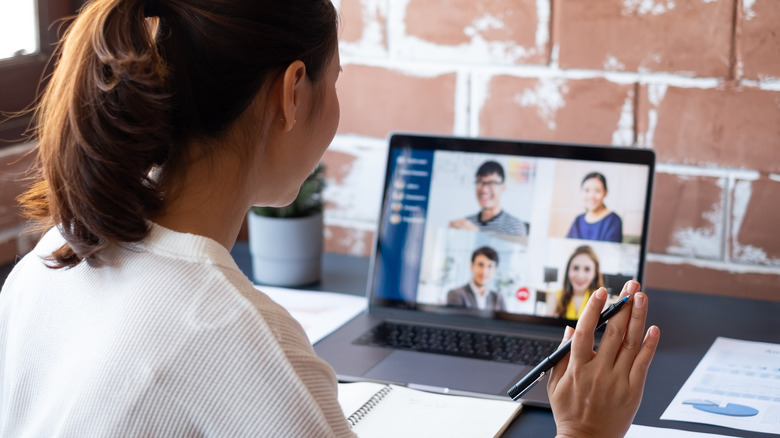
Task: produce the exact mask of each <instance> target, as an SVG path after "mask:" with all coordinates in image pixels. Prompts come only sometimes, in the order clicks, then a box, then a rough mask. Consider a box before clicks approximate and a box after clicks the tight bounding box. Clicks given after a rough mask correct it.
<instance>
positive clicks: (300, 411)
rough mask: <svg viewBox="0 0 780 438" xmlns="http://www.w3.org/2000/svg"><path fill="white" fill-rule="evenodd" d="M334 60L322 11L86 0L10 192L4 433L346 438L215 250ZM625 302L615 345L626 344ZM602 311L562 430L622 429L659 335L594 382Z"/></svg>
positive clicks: (334, 113) (328, 393)
mask: <svg viewBox="0 0 780 438" xmlns="http://www.w3.org/2000/svg"><path fill="white" fill-rule="evenodd" d="M339 64H340V62H339V55H338V51H337V15H336V11H335V10H334V8H333V5H332V4H331V2H330V1H329V0H287V1H283V2H272V1H266V0H251V1H250V0H222V1H214V0H156V1H155V0H94V1H92V2H90V3H88V4H87V6H86V7H85V8H84V10H83V11H82V12H81V13H80V14H79V17H78V18H77V19H76V21H75V22H74V23H73V24H72V25H71V27H70V30H69V31H68V34H67V35H66V37H65V40H64V45H63V46H62V51H61V56H60V59H59V62H58V64H57V67H56V70H55V73H54V75H53V77H52V79H51V81H50V83H49V85H48V88H47V90H46V92H45V95H44V98H43V101H42V104H41V107H40V109H39V112H38V123H37V132H36V134H37V139H38V141H39V145H38V148H37V158H38V163H37V164H36V167H35V174H34V176H33V184H32V186H31V189H30V190H29V191H28V192H27V194H26V195H25V196H24V197H23V198H22V203H23V205H24V207H25V209H26V211H27V213H28V214H29V215H30V217H31V218H33V219H35V220H37V221H39V222H40V223H41V226H42V227H43V228H48V231H47V232H46V234H45V235H44V237H43V238H42V239H41V241H40V242H39V244H38V245H37V246H36V248H35V249H34V250H33V252H31V253H30V254H28V255H27V256H26V257H24V258H23V259H22V260H21V261H20V262H19V263H18V264H17V266H16V267H15V268H14V270H13V272H12V273H11V274H10V276H9V277H8V279H7V281H6V282H5V284H4V286H3V291H2V293H0V436H231V437H234V436H253V437H254V436H274V437H284V436H291V437H329V436H352V433H351V432H350V430H349V428H348V426H347V422H346V420H345V418H344V415H343V413H342V412H341V409H340V407H339V405H338V402H337V397H336V391H337V386H336V377H335V375H334V373H333V370H332V368H331V367H330V366H329V365H328V364H327V363H325V362H324V361H323V360H321V359H319V358H318V357H317V356H316V355H315V353H314V351H313V349H312V348H311V345H310V344H309V342H308V339H307V338H306V335H305V334H304V332H303V330H302V329H301V327H300V325H299V324H298V323H297V322H296V321H294V320H293V319H292V318H291V317H290V316H289V314H288V313H287V312H286V311H285V310H284V309H282V308H281V307H279V306H278V305H276V304H275V303H274V302H272V301H271V300H270V299H268V298H267V297H266V296H265V295H263V294H262V293H260V292H257V291H256V290H255V288H254V287H253V285H252V283H251V282H250V281H249V280H248V279H247V278H246V277H245V276H244V275H243V274H242V273H241V271H240V270H239V269H238V267H237V266H236V265H235V263H234V262H233V260H232V258H231V257H230V254H229V252H228V248H230V247H231V246H232V245H233V243H234V242H235V239H236V236H237V234H238V230H239V228H240V227H241V224H242V221H243V218H244V215H245V213H246V211H247V210H248V208H249V207H250V206H252V205H272V206H281V205H285V204H287V203H289V202H291V201H292V200H293V199H294V197H295V195H296V192H297V190H298V188H299V186H300V184H301V182H302V181H303V180H304V179H305V178H306V176H307V175H308V174H309V172H310V171H311V170H312V169H313V168H314V166H315V165H316V163H317V162H318V160H319V159H320V158H321V155H322V153H323V152H324V150H325V149H326V148H327V146H328V144H329V143H330V141H331V140H332V139H333V137H334V135H335V132H336V127H337V125H338V119H339V105H338V99H337V97H336V89H335V84H336V79H337V77H338V75H339V71H340V65H339ZM636 297H637V299H636V300H635V302H636V303H638V304H642V305H637V306H635V307H634V310H633V312H634V313H635V315H636V316H639V317H638V318H630V320H631V322H630V323H629V312H624V313H625V317H624V318H623V319H622V320H621V319H619V318H616V321H617V322H616V323H615V324H614V325H613V324H610V325H609V326H610V327H614V329H615V330H617V331H618V332H619V336H618V338H620V340H618V341H615V342H616V343H615V344H614V346H615V347H617V350H616V351H622V349H621V348H620V345H621V342H622V339H623V338H625V339H626V340H627V342H629V343H631V344H632V345H639V344H642V342H643V341H642V338H643V337H644V336H643V331H644V330H643V327H644V321H645V315H646V308H647V306H646V305H644V304H643V303H645V302H646V301H645V297H644V295H642V294H638V295H636ZM596 300H598V294H595V295H594V301H596ZM599 310H600V308H599V309H595V307H594V310H593V311H592V312H591V313H588V311H587V310H586V312H585V315H583V318H582V319H581V320H580V321H581V322H580V325H581V327H582V328H581V329H578V332H577V333H580V332H581V335H580V334H578V336H577V339H575V342H574V348H573V349H572V352H573V353H575V352H576V353H578V354H577V355H575V354H573V355H572V359H571V363H570V364H568V366H567V365H564V366H559V367H557V368H556V371H555V372H554V373H553V377H554V379H552V380H551V381H550V387H551V398H552V400H553V407H554V410H555V415H556V422H557V423H558V426H559V429H558V431H559V433H560V434H561V435H566V434H568V435H570V436H573V435H576V436H597V435H598V436H618V434H619V433H620V431H621V430H624V429H625V428H627V427H628V424H630V422H631V419H632V418H633V415H634V413H635V412H636V409H637V407H638V405H639V400H640V399H641V394H642V388H643V384H644V379H645V376H646V372H647V367H648V366H649V363H650V360H651V358H652V355H653V351H654V348H655V345H656V344H657V340H658V332H657V330H656V329H651V330H650V332H649V335H648V336H647V337H646V340H645V341H644V344H643V345H644V348H641V349H639V350H636V349H635V350H632V351H630V352H626V353H625V354H624V355H623V356H622V357H625V358H626V360H625V361H624V363H623V364H622V365H619V366H617V365H616V366H611V365H610V366H607V367H604V368H600V370H599V371H592V370H591V369H590V368H588V367H587V366H588V364H589V363H591V362H593V361H596V360H598V358H604V359H603V360H604V361H605V363H610V364H611V363H612V362H614V358H613V359H612V360H611V361H610V359H609V358H608V357H606V356H605V355H604V354H602V353H601V351H602V350H603V349H604V343H602V346H601V349H600V350H599V354H598V357H597V358H595V359H594V358H592V357H590V358H589V357H587V356H588V354H587V352H588V351H590V352H591V353H592V352H593V340H592V330H593V327H592V325H593V324H590V322H593V321H591V320H592V319H593V317H596V318H597V316H598V311H599ZM588 315H589V316H590V319H589V318H588ZM593 323H595V322H593ZM567 333H568V334H569V335H570V332H567ZM610 345H611V344H610ZM578 367H583V369H582V373H583V374H582V375H581V376H580V377H586V378H587V377H594V378H595V377H599V376H600V377H606V378H607V379H606V380H607V381H610V386H609V388H607V387H606V386H597V387H591V386H592V385H591V386H581V385H582V384H580V383H579V381H576V382H575V381H574V380H573V379H572V378H571V375H572V373H573V372H575V371H576V370H575V369H576V368H578ZM586 368H588V369H586ZM572 370H575V371H572ZM586 384H587V383H586ZM572 385H575V386H572ZM587 385H589V384H587ZM607 392H609V394H607ZM594 394H595V396H596V398H597V400H596V401H595V402H594V403H585V400H586V398H585V397H590V398H593V396H594ZM616 394H617V395H618V397H615V395H616ZM621 394H622V396H623V397H622V398H621V397H619V396H620V395H621ZM613 400H617V401H613ZM571 405H578V406H581V407H576V408H575V407H572V406H571ZM591 406H592V407H593V408H591ZM592 409H598V411H595V410H592ZM602 415H603V416H608V418H610V419H611V420H610V421H609V423H610V424H609V425H605V424H603V423H604V422H603V418H604V417H602ZM615 418H617V419H615Z"/></svg>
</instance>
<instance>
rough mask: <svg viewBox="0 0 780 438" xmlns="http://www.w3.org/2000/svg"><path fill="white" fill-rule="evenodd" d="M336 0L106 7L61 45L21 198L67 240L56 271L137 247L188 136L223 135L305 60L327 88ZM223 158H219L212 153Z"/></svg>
mask: <svg viewBox="0 0 780 438" xmlns="http://www.w3.org/2000/svg"><path fill="white" fill-rule="evenodd" d="M337 20H338V18H337V13H336V11H335V9H334V7H333V5H332V3H331V1H330V0H283V1H271V0H93V1H91V2H90V3H88V4H87V5H85V7H84V8H83V10H82V11H81V12H80V13H79V16H78V17H77V18H76V20H75V21H74V22H73V24H72V25H71V27H70V29H69V30H68V32H67V33H66V35H65V37H64V38H63V41H62V42H61V45H60V48H59V54H60V57H59V61H58V63H57V67H56V69H55V72H54V74H53V76H52V79H51V81H50V83H49V85H48V87H47V89H46V91H45V93H44V95H43V99H42V101H41V105H40V107H39V108H38V111H37V114H36V119H37V123H36V137H37V139H38V147H37V163H36V167H35V168H34V171H33V172H34V173H33V177H32V179H33V183H32V185H31V188H30V189H29V190H28V191H27V192H26V193H25V194H24V195H23V196H22V197H21V198H20V201H21V202H22V205H23V207H24V209H25V212H26V213H27V215H28V216H29V217H31V218H32V219H34V220H36V221H38V222H40V223H41V226H42V227H43V228H47V227H50V226H52V225H57V226H59V228H60V231H61V232H62V234H63V236H64V237H65V239H66V242H67V243H66V244H65V245H63V246H62V247H61V248H60V249H58V250H57V251H55V252H54V253H53V254H52V256H51V258H50V260H49V261H50V262H51V263H52V266H54V267H67V266H75V265H77V264H79V263H80V262H81V261H82V260H86V261H88V262H89V263H90V264H96V265H99V264H101V263H102V262H103V260H101V257H100V255H101V251H102V250H103V249H105V248H106V247H108V246H111V245H121V244H122V243H125V242H136V241H139V240H141V239H143V238H144V237H146V235H147V234H148V222H147V221H148V220H150V219H152V218H153V217H155V215H156V214H157V213H158V212H159V211H160V209H161V208H162V207H163V205H164V204H165V200H166V192H165V187H167V183H168V182H170V181H171V179H173V178H175V176H176V175H177V174H179V173H180V172H181V171H182V166H183V165H184V163H186V159H187V157H188V151H187V150H186V149H185V147H184V146H185V145H186V144H188V141H189V140H193V139H198V140H204V142H203V143H205V144H209V143H208V140H209V139H213V138H216V137H218V136H220V135H221V134H223V133H224V132H225V131H226V130H227V128H228V127H229V126H230V125H231V124H232V123H233V122H234V121H235V120H236V119H237V118H238V117H239V116H240V115H241V114H242V113H243V112H244V110H246V109H247V108H248V107H249V104H250V103H251V101H252V99H253V98H254V96H256V95H257V93H258V92H259V91H260V89H261V88H262V86H263V85H264V84H267V83H268V82H269V81H270V80H272V79H274V78H275V77H277V76H278V75H279V74H280V73H281V72H283V71H284V69H285V68H286V67H287V66H288V65H289V64H290V63H292V62H293V61H296V60H301V61H303V63H304V64H305V65H306V73H307V75H308V76H309V78H310V79H311V80H312V81H313V82H315V83H317V82H318V81H319V80H320V79H321V78H322V76H323V75H324V71H325V68H326V67H327V66H328V64H329V62H330V60H331V59H332V57H333V53H334V51H335V49H336V45H337ZM206 152H214V151H206Z"/></svg>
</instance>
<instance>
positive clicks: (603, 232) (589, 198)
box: [566, 172, 623, 242]
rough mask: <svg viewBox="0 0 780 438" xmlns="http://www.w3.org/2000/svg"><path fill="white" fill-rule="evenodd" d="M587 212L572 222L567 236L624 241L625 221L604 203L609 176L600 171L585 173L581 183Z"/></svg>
mask: <svg viewBox="0 0 780 438" xmlns="http://www.w3.org/2000/svg"><path fill="white" fill-rule="evenodd" d="M581 190H582V197H583V201H584V203H585V213H583V214H581V215H579V216H577V217H576V218H575V219H574V222H572V224H571V227H570V228H569V232H568V233H567V234H566V237H569V238H572V239H586V240H604V241H607V242H621V241H623V221H622V220H621V219H620V216H618V215H617V214H616V213H615V212H613V211H611V210H609V209H608V208H607V207H606V206H605V205H604V198H605V197H606V196H607V178H605V177H604V175H602V174H600V173H598V172H591V173H589V174H587V175H585V178H583V180H582V185H581Z"/></svg>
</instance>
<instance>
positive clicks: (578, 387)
mask: <svg viewBox="0 0 780 438" xmlns="http://www.w3.org/2000/svg"><path fill="white" fill-rule="evenodd" d="M638 291H639V283H638V282H636V281H633V280H632V281H629V282H628V283H626V285H625V286H624V287H623V292H622V293H621V294H620V296H621V298H622V297H623V296H625V295H627V294H630V295H631V298H630V299H629V301H628V302H627V303H626V305H625V306H626V307H628V306H630V308H625V309H621V311H619V312H618V313H617V315H615V316H614V317H612V318H611V319H610V320H609V323H607V328H606V330H605V332H604V335H603V336H602V338H601V344H600V345H599V349H598V353H596V352H595V351H594V350H593V346H594V340H595V336H594V330H595V329H596V324H597V323H598V319H599V315H600V313H601V309H603V308H604V304H605V302H606V300H607V291H606V290H605V289H604V288H599V289H598V290H597V291H596V292H595V293H594V294H593V296H591V298H590V300H589V301H588V303H587V305H586V308H585V311H584V312H583V314H582V317H581V318H580V319H579V321H578V322H577V329H576V330H572V329H571V328H570V327H567V328H566V333H565V334H564V342H565V341H566V340H568V339H569V338H570V337H572V335H573V336H574V339H573V340H572V347H571V353H570V354H569V356H567V357H566V358H564V359H563V360H561V361H560V362H559V363H558V364H557V365H556V366H555V367H554V368H553V369H552V372H551V373H550V379H549V381H548V382H547V392H548V394H549V396H550V404H551V405H552V410H553V417H554V418H555V424H556V426H557V430H558V435H557V436H558V437H571V438H575V437H576V438H587V437H599V438H609V437H622V436H624V435H625V434H626V431H628V428H629V426H630V425H631V422H632V421H633V419H634V415H635V414H636V411H637V409H638V408H639V403H640V401H641V400H642V393H643V391H644V386H645V379H646V378H647V370H648V368H649V367H650V362H651V361H652V360H653V355H654V354H655V349H656V347H657V346H658V341H659V339H660V331H659V330H658V327H656V326H652V327H650V329H649V330H648V331H647V334H646V335H645V336H644V339H643V332H644V327H645V319H646V318H647V305H648V300H647V295H645V294H644V293H642V292H638Z"/></svg>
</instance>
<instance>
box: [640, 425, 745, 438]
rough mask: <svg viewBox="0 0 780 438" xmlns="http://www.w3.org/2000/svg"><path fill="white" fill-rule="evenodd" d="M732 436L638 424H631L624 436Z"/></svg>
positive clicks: (703, 437) (666, 437) (693, 437)
mask: <svg viewBox="0 0 780 438" xmlns="http://www.w3.org/2000/svg"><path fill="white" fill-rule="evenodd" d="M658 437H663V438H733V437H730V436H726V435H715V434H712V433H701V432H689V431H687V430H678V429H665V428H662V427H650V426H640V425H637V424H632V425H631V427H630V428H629V429H628V433H626V436H625V438H658Z"/></svg>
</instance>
